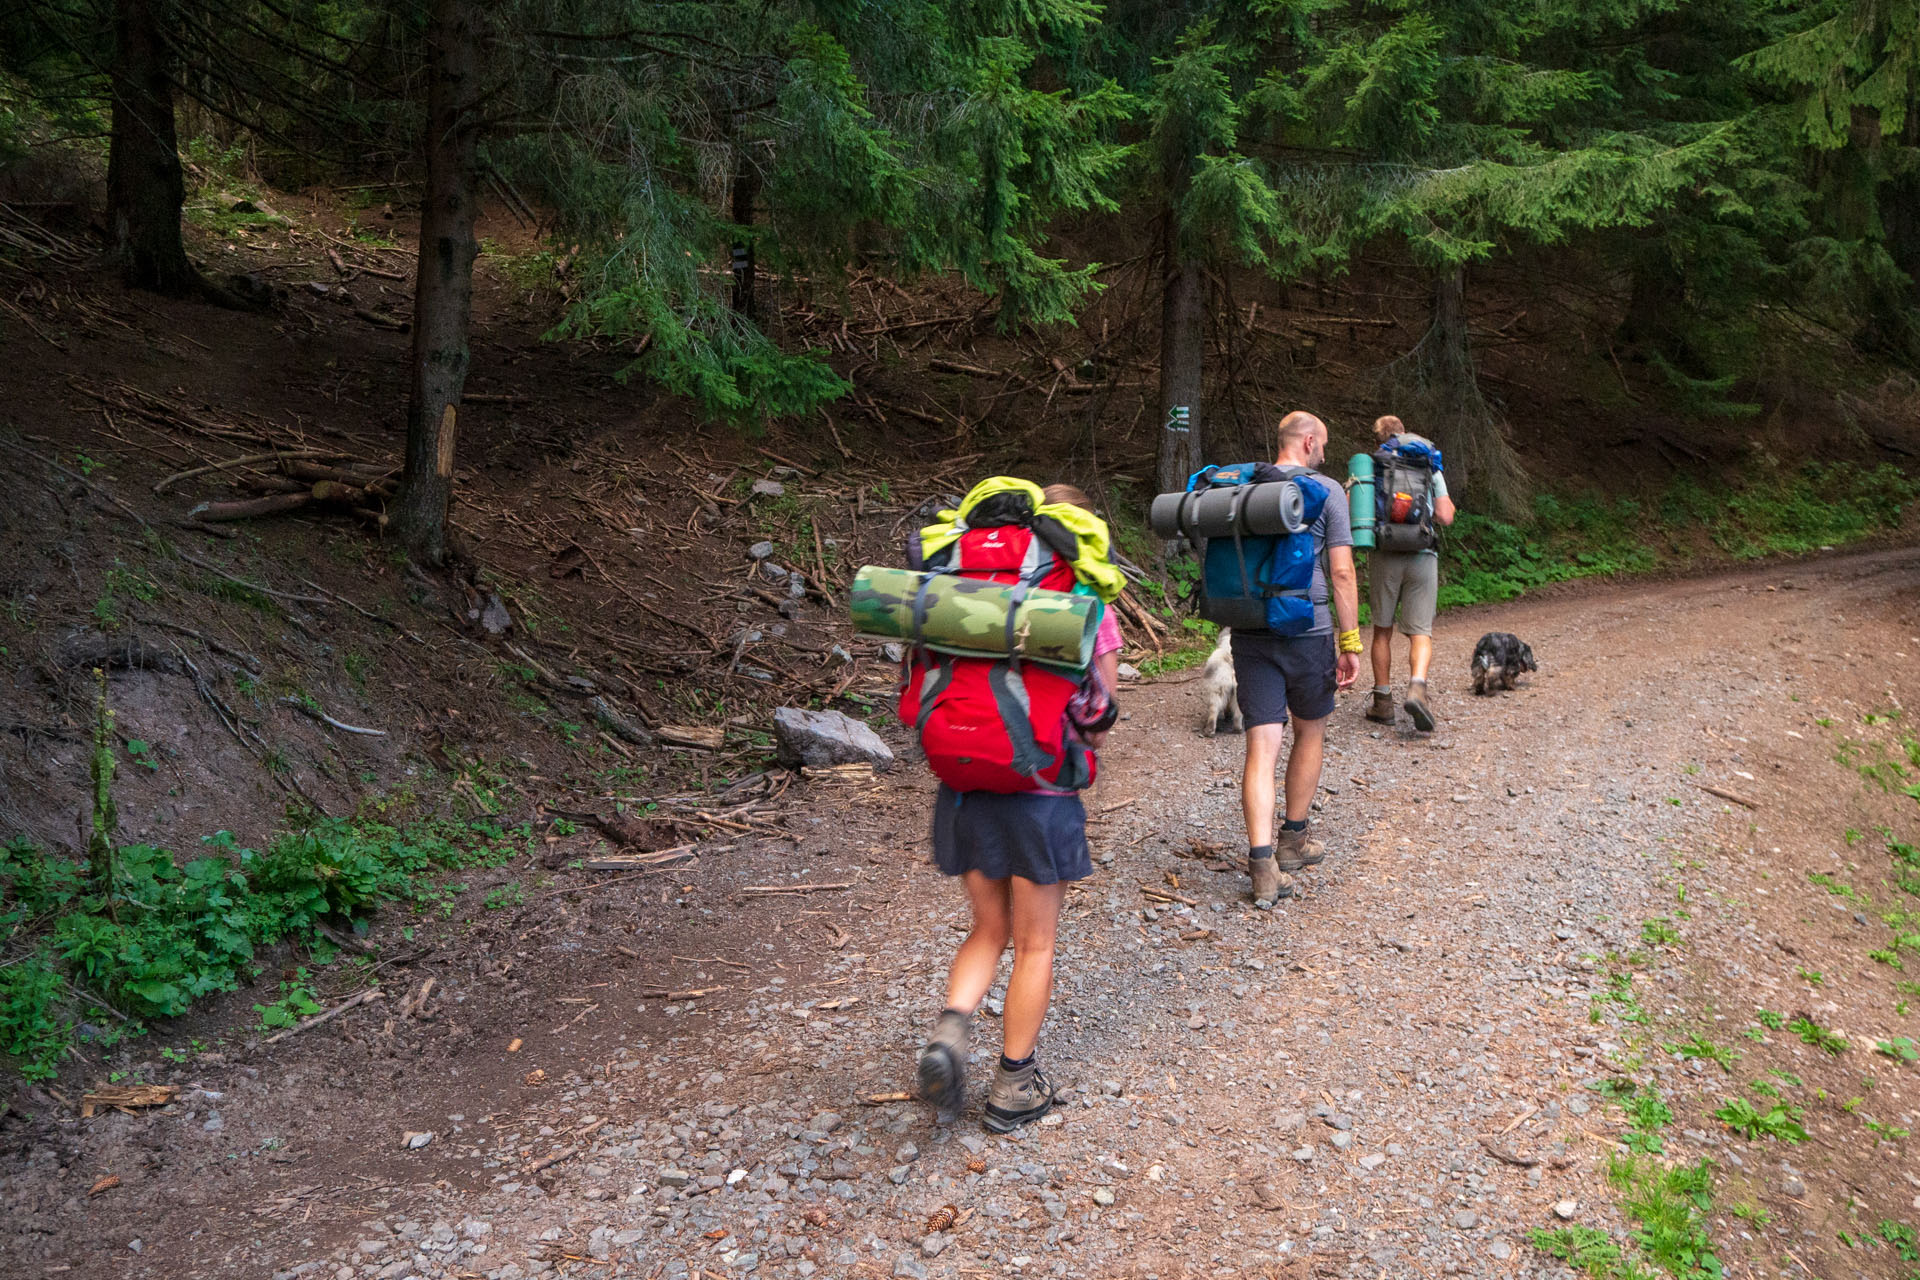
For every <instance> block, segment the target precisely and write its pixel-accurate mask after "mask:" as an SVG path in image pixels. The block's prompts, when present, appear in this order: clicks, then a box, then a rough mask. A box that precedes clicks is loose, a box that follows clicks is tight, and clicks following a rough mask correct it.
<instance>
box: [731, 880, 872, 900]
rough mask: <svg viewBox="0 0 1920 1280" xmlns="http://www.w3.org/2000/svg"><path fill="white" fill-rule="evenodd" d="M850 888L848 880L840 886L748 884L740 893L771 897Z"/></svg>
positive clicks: (830, 891) (851, 883) (851, 882)
mask: <svg viewBox="0 0 1920 1280" xmlns="http://www.w3.org/2000/svg"><path fill="white" fill-rule="evenodd" d="M851 888H853V881H851V880H848V881H845V882H843V883H840V884H750V885H748V886H746V887H745V888H744V889H742V890H740V892H741V893H748V894H757V895H759V896H761V897H772V896H773V895H775V894H782V893H832V892H834V891H835V890H838V889H851Z"/></svg>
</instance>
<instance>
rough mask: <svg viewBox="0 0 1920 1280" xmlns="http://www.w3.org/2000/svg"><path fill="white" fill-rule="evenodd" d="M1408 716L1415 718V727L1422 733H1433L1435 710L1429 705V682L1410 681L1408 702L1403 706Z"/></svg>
mask: <svg viewBox="0 0 1920 1280" xmlns="http://www.w3.org/2000/svg"><path fill="white" fill-rule="evenodd" d="M1403 705H1404V706H1405V707H1406V709H1407V714H1408V715H1410V716H1412V717H1413V727H1414V728H1416V729H1418V730H1419V731H1420V732H1422V733H1432V732H1433V708H1432V707H1429V706H1428V705H1427V682H1426V681H1425V680H1414V681H1410V682H1409V683H1408V685H1407V700H1406V702H1405V703H1404V704H1403Z"/></svg>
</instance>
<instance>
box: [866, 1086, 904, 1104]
mask: <svg viewBox="0 0 1920 1280" xmlns="http://www.w3.org/2000/svg"><path fill="white" fill-rule="evenodd" d="M860 1101H861V1102H863V1103H865V1104H866V1105H867V1106H869V1107H878V1106H882V1105H884V1104H886V1103H889V1102H912V1101H913V1095H912V1094H910V1093H908V1092H906V1091H905V1090H904V1089H897V1090H895V1091H893V1092H892V1093H870V1094H868V1095H867V1096H866V1097H864V1098H862V1099H860Z"/></svg>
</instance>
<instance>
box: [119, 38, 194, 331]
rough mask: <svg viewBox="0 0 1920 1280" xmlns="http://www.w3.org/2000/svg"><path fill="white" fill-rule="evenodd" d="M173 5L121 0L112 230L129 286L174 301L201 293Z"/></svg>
mask: <svg viewBox="0 0 1920 1280" xmlns="http://www.w3.org/2000/svg"><path fill="white" fill-rule="evenodd" d="M165 5H166V0H118V3H117V4H116V5H115V7H114V21H113V35H114V49H113V74H112V77H111V81H112V94H113V140H112V142H111V144H110V145H109V149H108V153H107V225H108V227H109V228H110V231H111V235H112V240H113V254H114V256H115V257H116V258H117V259H118V260H119V262H120V265H121V268H122V270H123V271H124V272H125V273H126V280H127V283H128V284H129V285H131V286H133V287H134V288H136V289H149V290H152V291H153V292H155V293H161V294H165V295H167V296H168V297H174V298H178V297H184V296H186V295H188V294H192V293H196V292H198V291H199V289H200V273H199V272H197V271H195V270H194V268H193V264H192V263H191V262H189V261H187V250H186V246H185V244H183V243H182V241H181V239H180V206H181V205H182V204H183V203H185V201H186V182H185V180H184V179H183V178H182V177H181V173H180V144H179V139H178V137H177V135H176V134H175V132H174V123H173V80H172V78H171V76H170V74H169V72H170V68H169V65H168V64H169V62H170V61H171V57H170V55H169V53H168V50H167V46H166V42H165V40H164V38H163V37H162V36H161V34H160V31H161V23H162V22H163V21H164V19H165V17H166V15H165V13H164V12H161V10H163V9H164V7H165Z"/></svg>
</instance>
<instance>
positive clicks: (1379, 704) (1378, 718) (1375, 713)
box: [1367, 689, 1393, 724]
mask: <svg viewBox="0 0 1920 1280" xmlns="http://www.w3.org/2000/svg"><path fill="white" fill-rule="evenodd" d="M1367 719H1369V720H1371V721H1373V722H1374V723H1375V724H1392V723H1393V695H1392V694H1391V693H1382V692H1381V691H1380V690H1378V689H1376V690H1374V692H1373V703H1372V705H1370V706H1369V707H1368V708H1367Z"/></svg>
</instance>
